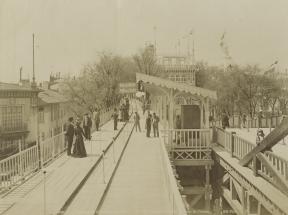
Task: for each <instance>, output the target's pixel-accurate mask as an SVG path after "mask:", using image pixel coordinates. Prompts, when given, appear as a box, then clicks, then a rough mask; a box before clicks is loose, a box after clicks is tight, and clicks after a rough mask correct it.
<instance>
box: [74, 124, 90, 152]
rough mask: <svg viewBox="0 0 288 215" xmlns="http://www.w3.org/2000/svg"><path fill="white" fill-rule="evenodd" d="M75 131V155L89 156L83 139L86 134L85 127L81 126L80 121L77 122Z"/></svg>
mask: <svg viewBox="0 0 288 215" xmlns="http://www.w3.org/2000/svg"><path fill="white" fill-rule="evenodd" d="M74 132H75V136H76V139H75V144H74V148H73V156H74V157H78V158H83V157H87V153H86V149H85V145H84V140H83V137H85V135H84V131H83V129H82V128H81V127H80V122H79V121H77V122H76V127H75V131H74ZM85 138H86V137H85Z"/></svg>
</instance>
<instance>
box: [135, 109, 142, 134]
mask: <svg viewBox="0 0 288 215" xmlns="http://www.w3.org/2000/svg"><path fill="white" fill-rule="evenodd" d="M134 122H135V129H136V131H137V130H139V131H140V132H141V127H140V116H139V114H138V112H137V111H136V112H135V115H134Z"/></svg>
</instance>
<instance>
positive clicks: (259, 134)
mask: <svg viewBox="0 0 288 215" xmlns="http://www.w3.org/2000/svg"><path fill="white" fill-rule="evenodd" d="M264 137H265V134H264V132H263V130H262V129H258V130H257V134H256V144H257V146H258V145H259V144H260V143H261V141H262V140H263V139H264Z"/></svg>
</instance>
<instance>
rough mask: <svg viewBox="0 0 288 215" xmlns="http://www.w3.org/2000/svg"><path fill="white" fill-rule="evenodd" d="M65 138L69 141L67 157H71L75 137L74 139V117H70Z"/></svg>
mask: <svg viewBox="0 0 288 215" xmlns="http://www.w3.org/2000/svg"><path fill="white" fill-rule="evenodd" d="M65 136H66V139H67V143H68V144H67V155H68V156H70V155H71V147H72V143H73V137H74V125H73V117H69V119H68V125H67V127H66V131H65Z"/></svg>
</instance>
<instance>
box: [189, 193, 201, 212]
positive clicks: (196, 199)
mask: <svg viewBox="0 0 288 215" xmlns="http://www.w3.org/2000/svg"><path fill="white" fill-rule="evenodd" d="M203 194H204V193H203ZM203 194H200V195H197V196H196V197H195V198H194V199H192V200H191V202H190V204H189V206H190V209H191V208H193V207H194V206H195V205H196V204H197V202H199V200H200V199H201V198H202V196H203Z"/></svg>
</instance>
